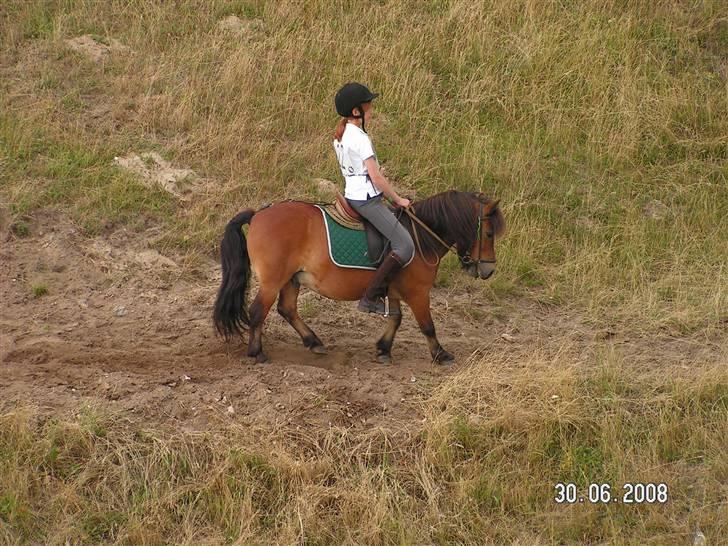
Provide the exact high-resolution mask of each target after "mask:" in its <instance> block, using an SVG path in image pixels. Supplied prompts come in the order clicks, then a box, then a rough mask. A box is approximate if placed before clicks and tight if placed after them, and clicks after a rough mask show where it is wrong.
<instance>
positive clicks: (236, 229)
mask: <svg viewBox="0 0 728 546" xmlns="http://www.w3.org/2000/svg"><path fill="white" fill-rule="evenodd" d="M254 214H255V211H254V210H253V209H246V210H244V211H242V212H240V213H238V214H237V216H235V217H234V218H233V219H232V220H230V222H228V225H227V226H226V227H225V235H223V238H222V243H220V260H221V262H222V284H221V285H220V290H219V291H218V292H217V300H215V311H214V312H213V315H212V319H213V322H214V323H215V329H216V330H217V332H218V333H219V334H220V335H221V336H222V337H224V338H225V340H226V341H229V340H230V338H231V337H232V336H233V335H235V334H238V335H242V330H243V326H244V325H245V326H249V325H250V319H249V317H248V309H247V304H246V301H245V300H246V297H247V293H248V284H249V283H250V257H249V256H248V244H247V242H246V241H245V235H243V230H242V227H243V224H248V223H250V219H251V218H252V217H253V215H254Z"/></svg>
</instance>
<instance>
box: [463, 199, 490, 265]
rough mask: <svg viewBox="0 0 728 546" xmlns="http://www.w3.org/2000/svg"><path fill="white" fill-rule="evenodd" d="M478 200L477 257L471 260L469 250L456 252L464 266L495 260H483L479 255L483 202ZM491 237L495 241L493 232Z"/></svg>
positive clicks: (481, 237)
mask: <svg viewBox="0 0 728 546" xmlns="http://www.w3.org/2000/svg"><path fill="white" fill-rule="evenodd" d="M478 202H479V203H480V207H479V209H478V259H477V260H473V257H472V256H471V255H470V250H466V251H465V252H464V253H463V255H462V256H460V255H459V254H458V258H460V263H462V264H463V266H464V267H470V266H472V265H475V266H478V265H480V264H494V263H495V260H483V259H481V257H480V249H481V248H482V247H483V202H482V201H480V200H478ZM492 237H493V240H494V241H495V234H493V235H492Z"/></svg>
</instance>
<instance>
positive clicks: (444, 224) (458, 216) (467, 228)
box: [414, 190, 505, 279]
mask: <svg viewBox="0 0 728 546" xmlns="http://www.w3.org/2000/svg"><path fill="white" fill-rule="evenodd" d="M414 209H415V213H416V214H417V215H418V216H419V217H420V218H421V219H422V220H423V221H424V222H425V223H426V224H428V225H429V226H430V228H432V230H433V231H435V233H437V234H438V235H440V236H441V237H442V238H443V239H444V240H445V241H447V242H448V244H452V245H455V248H456V249H457V253H458V257H459V258H460V263H461V264H462V266H463V268H464V269H465V270H466V271H467V272H468V274H469V275H471V276H472V277H475V278H476V279H487V278H489V277H490V276H491V275H492V274H493V272H494V271H495V239H496V236H498V235H501V234H502V233H503V232H504V230H505V219H504V218H503V213H502V212H501V210H500V208H498V201H497V200H496V201H493V200H491V199H490V198H488V197H486V196H485V195H483V194H482V193H470V192H460V191H455V190H450V191H446V192H443V193H440V194H437V195H434V196H432V197H430V198H428V199H425V200H423V201H420V202H419V203H415V205H414ZM442 250H443V249H442V245H441V244H440V243H438V242H437V241H436V240H435V239H434V238H433V237H427V236H425V237H423V243H422V251H423V252H424V253H425V254H429V255H434V254H437V253H438V252H440V253H441V252H442Z"/></svg>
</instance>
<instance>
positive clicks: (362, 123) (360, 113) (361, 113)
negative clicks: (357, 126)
mask: <svg viewBox="0 0 728 546" xmlns="http://www.w3.org/2000/svg"><path fill="white" fill-rule="evenodd" d="M357 108H358V109H359V115H358V116H355V115H354V113H353V112H352V114H351V117H353V118H356V119H360V120H361V130H362V131H364V132H365V133H366V132H367V130H366V129H365V128H364V108H362V105H361V104H360V105H359V106H357Z"/></svg>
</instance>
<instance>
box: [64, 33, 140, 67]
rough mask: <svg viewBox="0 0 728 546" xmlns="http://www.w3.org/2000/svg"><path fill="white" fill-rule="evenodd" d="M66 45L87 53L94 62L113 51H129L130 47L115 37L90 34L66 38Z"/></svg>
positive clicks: (101, 59) (84, 53) (99, 60)
mask: <svg viewBox="0 0 728 546" xmlns="http://www.w3.org/2000/svg"><path fill="white" fill-rule="evenodd" d="M66 45H67V46H68V47H69V48H70V49H72V50H74V51H77V52H79V53H82V54H83V55H86V56H87V57H88V58H89V59H91V60H92V61H94V62H97V63H98V62H101V61H103V60H104V59H105V58H106V57H107V56H108V55H109V54H111V53H112V52H122V53H123V52H128V51H130V49H129V47H127V46H125V45H124V44H122V43H121V42H119V40H116V39H114V38H108V39H106V38H104V39H103V41H102V39H98V38H96V37H94V36H91V35H90V34H85V35H83V36H77V37H76V38H69V39H67V40H66Z"/></svg>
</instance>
